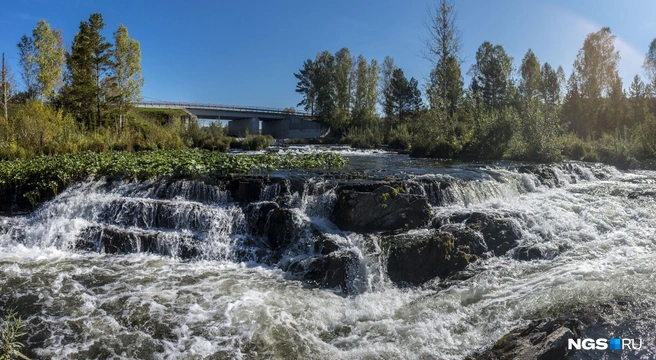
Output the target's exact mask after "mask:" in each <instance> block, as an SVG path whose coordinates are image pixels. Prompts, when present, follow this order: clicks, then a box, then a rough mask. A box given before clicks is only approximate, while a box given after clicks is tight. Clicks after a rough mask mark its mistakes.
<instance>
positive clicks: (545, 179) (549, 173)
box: [517, 165, 561, 187]
mask: <svg viewBox="0 0 656 360" xmlns="http://www.w3.org/2000/svg"><path fill="white" fill-rule="evenodd" d="M517 171H518V172H519V173H520V174H533V175H535V176H536V177H537V178H538V180H539V181H540V183H542V184H543V185H547V186H551V187H554V186H560V185H561V184H560V181H559V180H558V176H557V175H556V172H555V171H554V169H553V166H548V165H525V166H520V167H518V168H517Z"/></svg>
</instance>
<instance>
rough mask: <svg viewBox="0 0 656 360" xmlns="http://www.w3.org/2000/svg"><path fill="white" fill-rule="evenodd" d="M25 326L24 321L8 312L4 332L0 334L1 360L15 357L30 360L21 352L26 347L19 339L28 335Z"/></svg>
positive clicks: (3, 326) (13, 313) (3, 327)
mask: <svg viewBox="0 0 656 360" xmlns="http://www.w3.org/2000/svg"><path fill="white" fill-rule="evenodd" d="M24 327H25V324H23V322H22V319H21V317H20V316H19V315H17V314H16V313H15V312H13V311H11V310H10V311H8V312H7V317H6V318H5V320H4V322H3V324H2V330H1V331H2V332H1V333H0V360H11V359H13V358H14V357H19V358H21V359H27V360H29V358H28V357H27V356H25V355H23V353H21V352H20V350H21V349H22V348H23V347H24V346H25V345H24V344H23V343H22V342H21V341H19V339H20V338H21V337H23V336H25V335H26V333H25V332H24V331H23V328H24Z"/></svg>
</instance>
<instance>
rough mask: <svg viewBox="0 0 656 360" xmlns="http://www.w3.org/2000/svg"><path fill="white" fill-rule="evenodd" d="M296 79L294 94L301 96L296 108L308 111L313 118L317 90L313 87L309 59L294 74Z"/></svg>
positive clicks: (311, 65)
mask: <svg viewBox="0 0 656 360" xmlns="http://www.w3.org/2000/svg"><path fill="white" fill-rule="evenodd" d="M294 77H296V79H298V83H297V84H296V92H297V93H299V94H302V95H303V100H302V101H301V102H300V103H298V105H296V106H303V107H304V109H305V111H309V112H310V114H311V115H312V116H314V110H315V105H316V102H317V89H316V88H315V87H314V81H313V79H314V62H313V61H312V60H311V59H307V60H305V62H304V63H303V68H302V69H301V70H300V71H299V72H298V73H294Z"/></svg>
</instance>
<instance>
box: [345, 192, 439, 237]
mask: <svg viewBox="0 0 656 360" xmlns="http://www.w3.org/2000/svg"><path fill="white" fill-rule="evenodd" d="M430 216H431V208H430V206H429V204H428V201H427V199H426V198H425V197H423V196H419V195H412V194H405V193H401V192H400V191H399V189H398V188H393V187H391V186H388V185H384V186H380V187H378V188H377V189H375V190H374V191H371V192H359V191H354V190H344V189H342V190H341V191H340V192H339V194H338V199H337V205H336V206H335V209H334V213H333V218H334V220H335V223H336V224H337V225H338V226H339V227H340V228H341V229H343V230H350V231H357V232H371V231H381V230H399V229H415V228H418V227H421V226H423V225H425V224H426V223H427V222H428V221H429V219H430Z"/></svg>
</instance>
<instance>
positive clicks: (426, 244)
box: [387, 232, 478, 285]
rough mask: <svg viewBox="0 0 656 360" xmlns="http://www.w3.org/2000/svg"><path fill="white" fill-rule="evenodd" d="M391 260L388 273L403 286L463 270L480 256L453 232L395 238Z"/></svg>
mask: <svg viewBox="0 0 656 360" xmlns="http://www.w3.org/2000/svg"><path fill="white" fill-rule="evenodd" d="M393 241H394V243H393V244H392V248H391V250H390V254H389V258H388V260H387V274H388V276H389V278H390V280H392V281H393V282H395V283H397V284H399V285H419V284H422V283H424V282H426V281H428V280H431V279H433V278H436V277H441V278H443V277H446V276H448V275H449V274H452V273H454V272H457V271H460V270H463V269H464V268H466V267H467V265H469V264H470V263H471V262H474V261H476V260H478V256H477V255H475V254H471V253H469V252H468V249H467V248H465V247H462V246H456V243H455V242H456V240H455V238H454V236H453V235H452V234H450V233H446V232H440V233H437V234H434V235H431V236H423V237H401V238H398V239H396V240H393Z"/></svg>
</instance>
